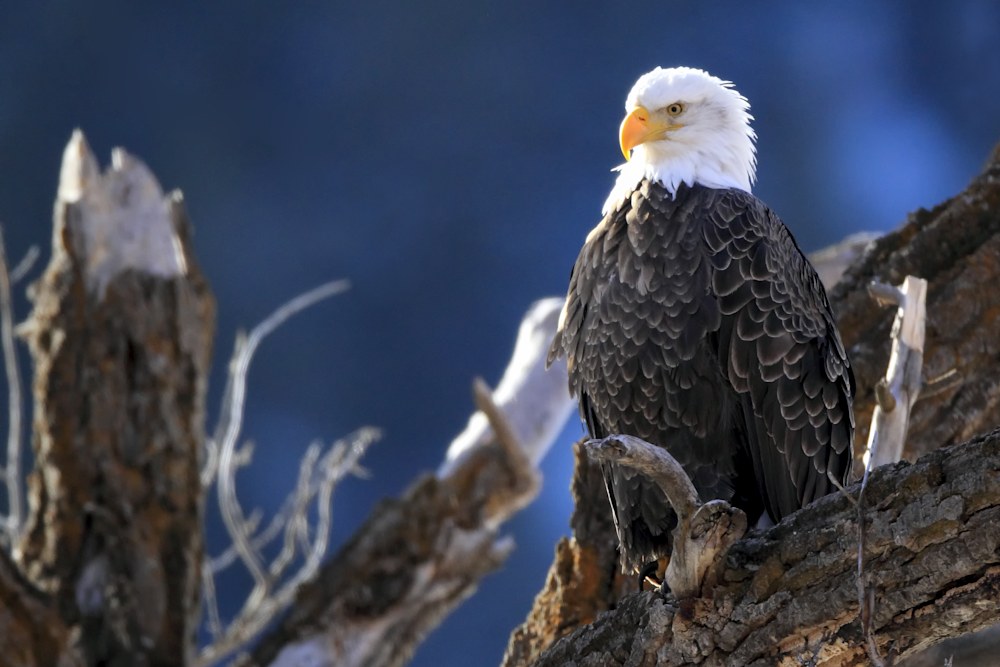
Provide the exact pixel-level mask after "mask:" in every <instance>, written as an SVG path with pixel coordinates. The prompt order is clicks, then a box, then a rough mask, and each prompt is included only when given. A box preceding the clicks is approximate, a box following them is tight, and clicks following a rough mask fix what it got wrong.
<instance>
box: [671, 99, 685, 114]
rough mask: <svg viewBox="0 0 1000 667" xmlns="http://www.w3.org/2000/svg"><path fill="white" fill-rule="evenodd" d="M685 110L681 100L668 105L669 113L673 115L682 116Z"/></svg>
mask: <svg viewBox="0 0 1000 667" xmlns="http://www.w3.org/2000/svg"><path fill="white" fill-rule="evenodd" d="M683 112H684V105H683V104H681V103H680V102H674V103H673V104H671V105H670V106H668V107H667V113H668V114H670V115H671V116H680V115H681V113H683Z"/></svg>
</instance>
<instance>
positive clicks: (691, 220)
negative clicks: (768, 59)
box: [548, 67, 854, 571]
mask: <svg viewBox="0 0 1000 667" xmlns="http://www.w3.org/2000/svg"><path fill="white" fill-rule="evenodd" d="M625 107H626V112H627V115H626V116H625V119H624V121H623V122H622V124H621V130H620V141H621V149H622V152H623V153H624V155H625V159H626V163H625V164H624V165H622V166H621V167H619V168H618V171H619V174H618V178H617V181H616V182H615V185H614V187H613V189H612V190H611V195H610V196H609V197H608V199H607V201H606V203H605V204H604V210H603V214H604V217H603V219H602V220H601V221H600V222H599V223H598V224H597V226H596V227H595V228H594V229H593V230H592V231H591V232H590V234H589V235H588V236H587V238H586V242H585V243H584V245H583V249H582V250H581V251H580V255H579V257H578V259H577V260H576V264H575V265H574V267H573V270H572V273H571V275H570V283H569V291H568V294H567V296H566V304H565V306H564V309H563V313H562V316H561V318H560V321H559V328H558V331H557V333H556V335H555V339H554V340H553V341H552V346H551V349H550V351H549V357H548V358H549V362H550V363H551V362H552V361H553V360H554V359H555V358H557V357H559V356H562V355H565V356H566V358H567V362H568V369H569V384H570V391H571V392H574V393H575V394H576V395H578V396H579V400H580V413H581V416H582V418H583V420H584V422H585V423H586V426H587V429H588V430H589V432H590V435H591V436H592V437H594V438H601V437H605V436H608V435H612V434H628V435H633V436H637V437H639V438H642V439H643V440H646V441H648V442H650V443H652V444H655V445H658V446H661V447H664V448H666V449H667V451H669V452H670V454H671V455H672V456H673V457H674V458H676V459H677V460H678V461H679V462H680V463H681V465H683V467H684V469H685V470H686V471H687V473H688V475H689V476H690V477H691V480H692V481H693V482H694V485H695V487H696V488H697V489H698V492H699V493H700V495H701V496H702V500H709V499H715V498H718V499H722V500H726V501H729V502H730V503H732V504H734V505H736V506H737V507H739V508H741V509H742V510H744V511H745V512H746V513H747V516H748V519H749V520H750V522H751V525H752V524H753V523H754V522H758V523H764V522H767V521H774V522H776V521H779V520H780V519H781V518H782V517H784V516H786V515H788V514H790V513H791V512H794V511H795V510H797V509H798V508H800V507H802V506H803V505H805V504H807V503H809V502H811V501H812V500H813V499H815V498H818V497H820V496H823V495H825V494H827V493H829V492H830V491H832V490H833V483H832V481H831V480H844V479H845V477H846V475H847V471H848V468H849V463H850V460H851V443H852V440H853V435H854V416H853V412H852V401H853V399H852V397H853V394H854V375H853V372H852V371H851V365H850V361H849V360H848V358H847V354H846V352H845V351H844V346H843V344H842V342H841V340H840V335H839V333H838V332H837V327H836V324H835V322H834V316H833V313H832V312H831V310H830V304H829V302H828V300H827V296H826V292H825V291H824V289H823V285H822V283H821V282H820V280H819V277H818V276H817V275H816V272H815V270H814V269H813V267H812V266H811V265H810V264H809V261H808V260H807V259H806V258H805V256H804V255H803V254H802V251H801V250H800V249H799V247H798V245H797V244H796V242H795V239H793V238H792V235H791V233H790V232H789V231H788V229H787V228H786V227H785V225H784V224H783V223H782V222H781V220H779V219H778V216H777V215H775V214H774V213H773V212H772V211H771V210H770V209H769V208H768V207H767V206H766V205H765V204H764V203H763V202H761V201H760V200H759V199H757V198H756V197H754V196H753V195H752V194H751V193H750V188H751V185H752V183H753V181H754V177H755V171H756V155H755V146H754V141H755V139H756V135H755V133H754V131H753V129H752V128H751V127H750V121H751V120H752V116H751V115H750V114H749V103H748V102H747V100H746V98H744V97H743V96H742V95H740V94H739V93H738V92H737V91H736V90H735V89H734V88H733V86H732V84H731V83H730V82H728V81H723V80H720V79H718V78H716V77H714V76H711V75H710V74H708V73H707V72H704V71H701V70H697V69H691V68H686V67H677V68H672V69H661V68H657V69H655V70H653V71H652V72H649V73H648V74H645V75H643V76H642V77H640V78H639V80H638V81H637V82H636V84H635V86H634V87H633V88H632V91H631V92H630V93H629V95H628V99H627V101H626V104H625ZM603 474H604V479H605V483H606V485H607V489H608V496H609V498H610V500H611V509H612V513H613V516H614V521H615V526H616V529H617V531H618V538H619V542H620V545H621V548H620V554H621V564H622V567H623V568H624V569H626V570H633V571H638V570H639V569H641V568H642V567H643V566H645V565H647V564H648V563H650V562H651V561H654V560H656V559H658V558H660V557H662V556H666V555H669V552H670V531H671V530H672V529H673V527H674V526H675V524H676V517H675V515H674V513H673V511H672V509H671V508H670V505H669V504H668V502H667V499H666V497H665V496H664V495H663V493H662V492H661V491H660V490H659V489H658V488H657V487H656V486H654V485H653V484H652V483H651V482H649V481H647V480H646V479H645V478H644V477H642V476H641V475H640V474H638V473H636V472H634V471H633V470H631V469H630V468H627V467H624V466H618V465H615V464H613V463H612V464H604V469H603Z"/></svg>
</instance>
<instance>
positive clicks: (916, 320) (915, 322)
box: [865, 276, 927, 473]
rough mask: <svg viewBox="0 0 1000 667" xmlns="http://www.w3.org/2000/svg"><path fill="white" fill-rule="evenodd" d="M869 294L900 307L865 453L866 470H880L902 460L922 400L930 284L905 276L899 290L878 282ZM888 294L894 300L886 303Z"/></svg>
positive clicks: (894, 321)
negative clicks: (913, 412) (915, 407)
mask: <svg viewBox="0 0 1000 667" xmlns="http://www.w3.org/2000/svg"><path fill="white" fill-rule="evenodd" d="M870 290H871V291H872V293H873V294H875V295H876V298H877V299H879V300H880V302H882V303H892V304H895V305H897V306H898V308H897V309H896V316H895V319H894V320H893V325H892V347H891V349H890V352H889V364H888V368H887V369H886V372H885V378H883V380H880V382H879V385H878V387H881V388H882V389H881V393H880V392H879V389H878V387H877V388H876V397H878V401H877V403H876V405H875V410H874V412H873V413H872V425H871V428H870V429H869V430H868V445H867V451H866V453H865V463H866V467H878V466H881V465H886V464H889V463H895V462H897V461H900V460H902V458H903V447H904V445H905V444H906V430H907V426H908V425H909V421H910V410H911V409H912V408H913V404H914V403H916V401H917V398H918V397H919V396H920V390H921V388H922V384H923V379H922V377H921V372H922V369H923V363H924V322H925V321H926V318H927V309H926V300H927V281H926V280H922V279H920V278H915V277H913V276H906V278H905V279H904V280H903V284H902V286H901V287H899V288H895V287H891V286H889V285H885V284H884V283H881V282H877V281H875V282H873V283H872V284H871V286H870ZM890 290H891V291H890ZM887 294H891V298H889V299H887V298H886V295H887ZM866 473H867V470H866Z"/></svg>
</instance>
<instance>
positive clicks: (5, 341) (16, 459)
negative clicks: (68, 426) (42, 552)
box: [0, 231, 37, 548]
mask: <svg viewBox="0 0 1000 667" xmlns="http://www.w3.org/2000/svg"><path fill="white" fill-rule="evenodd" d="M35 256H36V257H37V249H36V251H35ZM29 260H30V261H29ZM33 262H34V260H33V259H32V255H31V253H30V252H29V254H28V255H27V256H26V257H25V259H24V260H22V261H21V262H20V264H18V266H17V268H16V269H15V272H14V273H8V270H7V253H6V250H5V248H4V242H3V233H2V231H0V345H2V347H3V359H4V371H5V373H6V375H7V414H8V418H9V419H10V422H9V423H8V426H7V458H6V460H5V461H4V466H3V484H4V486H5V487H6V489H7V515H6V516H5V517H3V518H2V521H0V541H2V543H3V547H4V548H9V547H10V546H11V545H12V544H14V543H15V542H16V541H17V539H18V537H19V535H20V533H21V529H22V528H23V527H24V495H23V492H22V489H21V452H22V447H23V443H22V439H21V428H22V427H21V416H22V409H23V408H22V402H21V373H20V370H19V369H18V365H17V353H16V350H15V349H14V306H13V298H12V297H11V289H10V288H11V284H13V283H15V282H17V279H18V278H20V277H21V276H23V275H24V273H27V271H28V270H30V268H31V265H32V264H33Z"/></svg>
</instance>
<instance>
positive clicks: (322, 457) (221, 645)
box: [196, 281, 378, 665]
mask: <svg viewBox="0 0 1000 667" xmlns="http://www.w3.org/2000/svg"><path fill="white" fill-rule="evenodd" d="M346 288H347V282H346V281H335V282H330V283H327V284H325V285H321V286H320V287H317V288H315V289H313V290H310V291H309V292H306V293H305V294H302V295H300V296H298V297H296V298H295V299H292V300H291V301H289V302H288V303H286V304H284V305H283V306H281V307H280V308H278V309H277V310H276V311H275V312H274V313H272V314H271V315H270V316H269V317H268V318H266V319H265V320H264V321H263V322H261V323H260V324H259V325H257V326H256V327H254V329H253V330H252V331H251V332H250V334H249V335H248V336H246V337H239V338H238V339H237V342H236V346H235V350H234V353H233V360H232V362H231V364H230V374H229V380H228V383H227V386H226V391H225V394H224V399H223V409H222V416H221V418H220V424H219V428H218V429H217V433H218V436H217V437H218V439H217V440H212V441H209V443H208V444H207V449H208V451H207V456H206V463H205V466H204V467H203V469H202V473H201V477H202V483H203V484H204V485H205V486H206V487H207V486H209V485H211V483H212V482H213V481H217V483H218V502H219V508H220V511H221V513H222V517H223V521H224V523H225V526H226V531H227V533H228V534H229V537H230V539H231V540H232V545H231V546H230V547H229V548H228V549H227V550H226V551H224V552H223V553H222V554H220V555H219V556H216V557H215V558H213V559H210V560H209V562H208V563H207V564H206V566H205V568H204V571H203V576H202V578H203V581H204V598H205V607H206V610H207V612H206V614H207V623H208V629H209V632H210V633H211V635H212V642H211V644H210V645H209V646H207V647H205V648H204V649H203V650H202V651H201V653H200V655H199V656H198V660H197V662H196V664H198V665H208V664H212V663H213V662H216V661H218V660H220V659H221V658H223V657H225V656H226V655H228V654H229V653H231V652H233V651H234V650H236V649H237V648H239V647H240V646H242V645H244V644H245V643H246V642H248V641H249V640H250V639H252V638H253V637H254V636H255V635H256V634H257V633H258V632H259V631H260V630H261V629H262V628H263V627H264V626H266V625H267V623H269V622H270V621H271V620H273V619H274V617H275V616H276V615H277V614H278V613H280V612H281V611H283V610H284V609H285V608H286V607H287V606H288V605H289V604H290V603H291V601H292V599H293V597H294V594H295V590H296V589H297V588H298V586H299V585H300V584H301V583H302V582H303V581H305V580H307V579H309V578H310V577H312V576H313V575H314V574H315V573H316V571H317V569H318V568H319V565H320V562H321V560H322V557H323V555H324V554H325V553H326V548H327V544H328V541H329V533H330V526H331V523H332V521H331V498H332V494H333V490H334V487H335V486H336V484H337V482H339V481H340V480H341V479H343V478H344V477H345V476H346V475H348V474H351V473H353V472H355V471H357V470H358V461H359V460H360V458H361V456H362V454H363V453H364V451H365V449H366V448H367V447H368V445H369V444H371V442H373V441H374V440H375V439H376V438H377V437H378V432H377V431H376V430H375V429H362V430H361V431H358V432H357V433H355V434H353V435H352V436H351V437H349V438H348V439H346V440H343V441H339V442H337V443H335V444H334V445H332V446H331V447H330V448H328V449H327V450H326V451H325V452H324V448H323V447H322V446H321V445H319V444H315V443H314V444H313V445H311V446H310V447H309V449H308V450H307V452H306V454H305V456H304V457H303V459H302V462H301V464H300V467H299V478H298V483H297V484H296V486H295V489H294V491H293V492H292V495H291V496H290V497H289V498H288V499H287V500H286V501H285V504H284V506H283V507H282V509H281V510H280V511H279V512H278V514H277V515H276V516H275V517H274V518H273V519H272V520H271V522H270V523H269V524H268V526H267V527H266V528H265V529H264V530H263V531H260V532H258V527H259V524H260V520H259V519H260V517H259V515H258V514H256V513H252V514H250V515H249V516H247V515H245V514H244V512H243V508H242V507H241V505H240V504H239V499H238V498H237V496H236V473H237V471H238V470H239V469H240V468H241V467H243V466H245V465H247V464H248V463H249V461H250V457H251V454H252V448H251V447H250V446H249V445H246V446H242V447H240V446H239V445H238V440H239V435H240V430H241V427H242V422H243V409H244V402H245V398H246V376H247V372H248V370H249V367H250V363H251V361H252V360H253V356H254V353H255V352H256V350H257V348H258V347H259V345H260V343H261V342H262V341H263V340H264V338H265V337H267V336H268V335H269V334H270V333H271V332H273V331H274V330H275V329H276V328H277V327H278V326H280V325H281V324H282V323H284V322H285V321H286V320H288V318H290V317H291V316H292V315H294V314H295V313H298V312H300V311H302V310H303V309H305V308H308V307H309V306H311V305H313V304H315V303H316V302H318V301H320V300H322V299H325V298H328V297H330V296H333V295H334V294H338V293H340V292H343V291H344V290H345V289H346ZM313 507H314V508H315V511H316V515H317V518H316V521H315V524H314V525H312V526H311V525H310V522H309V514H310V510H311V508H313ZM310 533H312V535H310ZM279 535H282V542H281V549H280V550H279V552H278V554H277V555H276V556H275V557H274V558H273V559H272V560H271V561H270V563H266V562H265V558H264V556H263V554H262V550H263V549H264V548H265V547H266V546H267V545H268V544H270V543H271V542H272V541H273V540H275V539H276V538H277V537H278V536H279ZM299 559H301V561H302V562H301V563H300V564H299V566H298V568H297V569H296V570H295V571H294V572H293V573H291V574H289V572H288V569H289V568H290V567H291V565H292V564H293V563H295V562H297V560H299ZM237 561H238V562H239V563H240V564H241V565H242V566H243V567H245V568H246V569H247V571H248V572H249V573H250V575H251V576H252V577H253V579H254V587H253V589H252V590H251V592H250V594H249V595H248V596H247V599H246V600H245V601H244V603H243V606H242V608H241V609H240V611H239V612H238V613H237V615H236V617H235V618H234V619H233V620H232V621H231V622H230V623H229V624H228V625H224V624H223V622H222V619H221V617H220V615H219V611H218V601H217V599H216V595H215V581H214V577H215V576H216V575H217V574H218V573H219V572H220V571H222V570H223V569H225V568H226V567H229V566H231V565H233V564H234V563H236V562H237Z"/></svg>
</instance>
